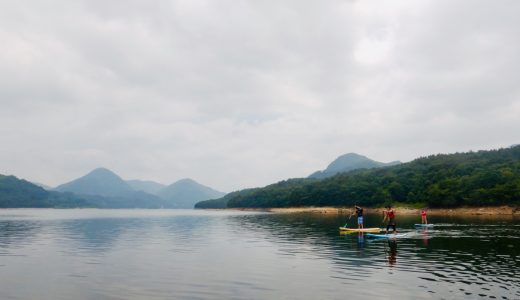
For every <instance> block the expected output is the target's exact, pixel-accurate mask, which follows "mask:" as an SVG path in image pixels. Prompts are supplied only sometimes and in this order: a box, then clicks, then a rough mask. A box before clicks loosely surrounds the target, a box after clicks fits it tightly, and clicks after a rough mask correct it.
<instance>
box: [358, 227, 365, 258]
mask: <svg viewBox="0 0 520 300" xmlns="http://www.w3.org/2000/svg"><path fill="white" fill-rule="evenodd" d="M357 246H358V250H359V252H360V253H361V252H363V250H364V248H365V237H364V236H363V232H358V240H357Z"/></svg>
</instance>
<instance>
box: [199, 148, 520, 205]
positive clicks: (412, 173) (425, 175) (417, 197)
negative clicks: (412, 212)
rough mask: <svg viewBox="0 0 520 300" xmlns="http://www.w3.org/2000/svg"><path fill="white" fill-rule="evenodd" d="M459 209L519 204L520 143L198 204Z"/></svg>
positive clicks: (279, 185)
mask: <svg viewBox="0 0 520 300" xmlns="http://www.w3.org/2000/svg"><path fill="white" fill-rule="evenodd" d="M354 204H358V205H364V206H369V207H373V206H384V205H387V204H394V205H395V204H404V205H408V206H417V207H419V206H428V207H458V206H484V205H503V204H509V205H520V146H515V147H511V148H504V149H498V150H491V151H478V152H467V153H455V154H438V155H430V156H428V157H421V158H418V159H416V160H413V161H411V162H409V163H404V164H400V165H397V166H391V167H383V168H379V169H369V170H367V169H362V170H354V171H351V172H347V173H341V174H338V175H336V176H333V177H329V178H326V179H321V180H319V179H309V178H305V179H289V180H285V181H281V182H278V183H275V184H272V185H269V186H266V187H264V188H255V189H248V190H243V191H237V192H233V193H230V194H228V195H226V196H225V197H223V198H220V199H216V200H207V201H202V202H199V203H197V205H196V206H195V207H196V208H224V207H251V208H266V207H298V206H351V205H354Z"/></svg>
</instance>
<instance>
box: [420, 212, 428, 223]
mask: <svg viewBox="0 0 520 300" xmlns="http://www.w3.org/2000/svg"><path fill="white" fill-rule="evenodd" d="M421 223H422V224H428V220H427V219H426V208H423V209H421Z"/></svg>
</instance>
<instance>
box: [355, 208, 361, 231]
mask: <svg viewBox="0 0 520 300" xmlns="http://www.w3.org/2000/svg"><path fill="white" fill-rule="evenodd" d="M354 208H356V212H355V214H357V227H358V229H363V208H361V207H359V206H357V205H354Z"/></svg>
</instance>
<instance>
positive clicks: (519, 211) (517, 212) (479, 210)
mask: <svg viewBox="0 0 520 300" xmlns="http://www.w3.org/2000/svg"><path fill="white" fill-rule="evenodd" d="M228 209H229V210H239V211H262V212H270V213H318V214H351V213H353V212H354V208H350V207H284V208H228ZM364 210H365V213H367V214H376V213H382V212H383V210H384V208H369V207H367V208H364ZM394 210H395V211H396V213H397V214H400V215H418V214H420V209H418V208H407V207H394ZM426 210H427V212H428V215H433V216H459V215H487V216H500V215H503V216H505V215H509V216H511V215H514V216H520V207H512V206H486V207H457V208H427V209H426Z"/></svg>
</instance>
